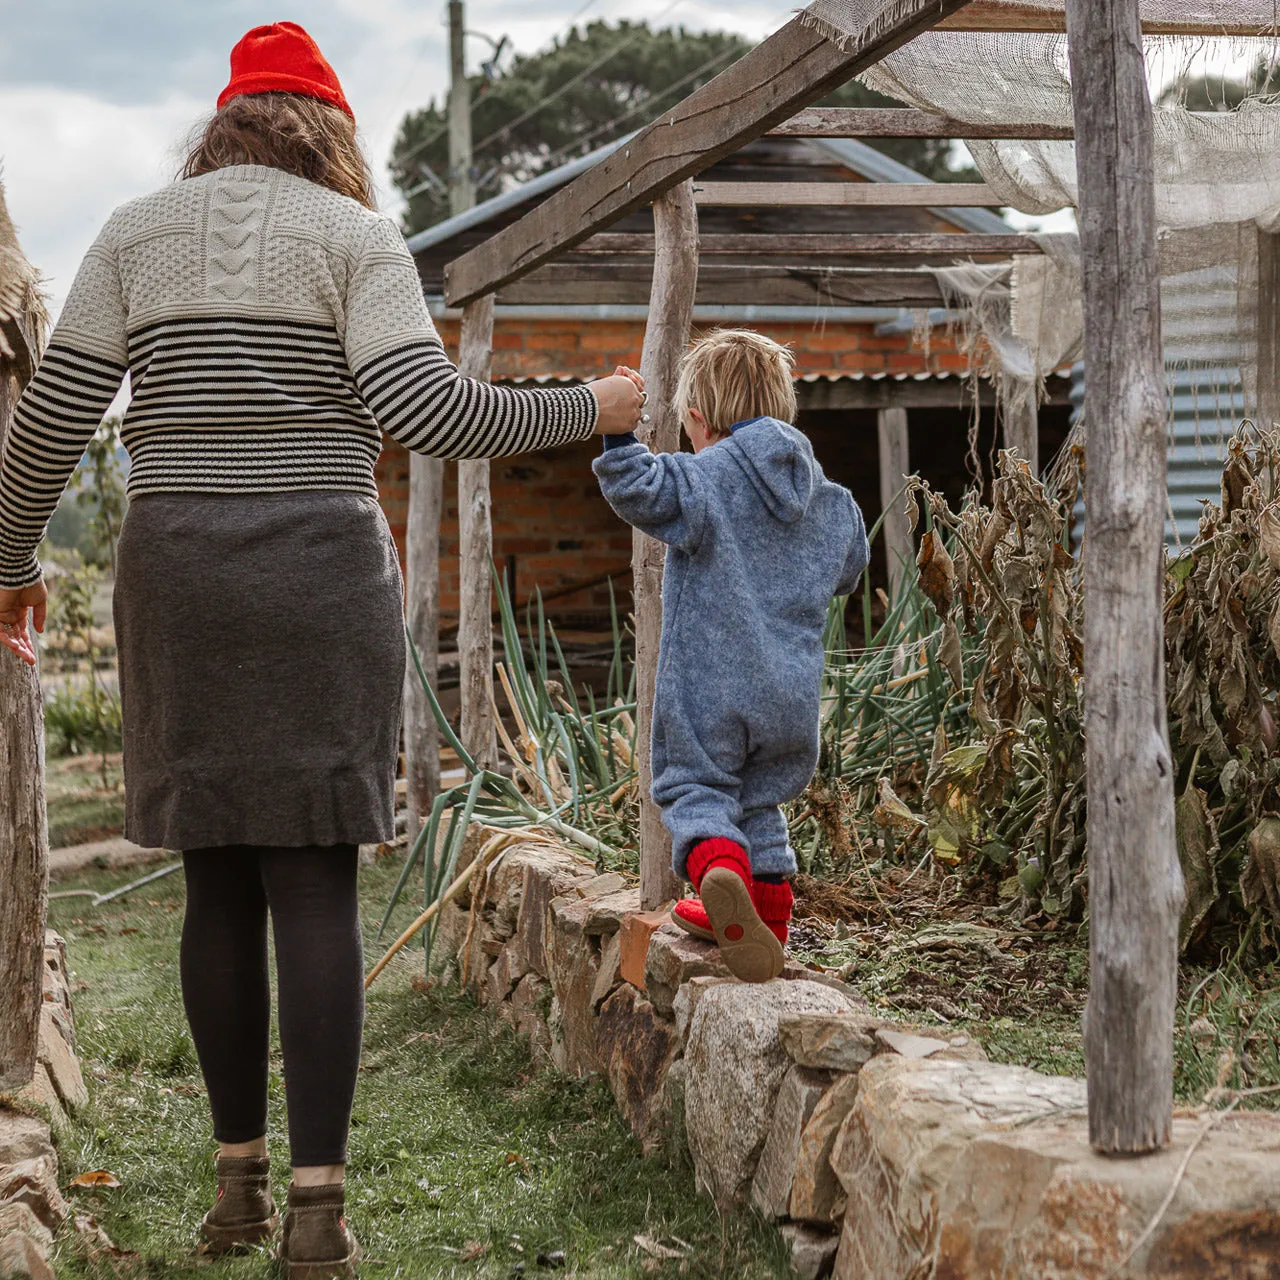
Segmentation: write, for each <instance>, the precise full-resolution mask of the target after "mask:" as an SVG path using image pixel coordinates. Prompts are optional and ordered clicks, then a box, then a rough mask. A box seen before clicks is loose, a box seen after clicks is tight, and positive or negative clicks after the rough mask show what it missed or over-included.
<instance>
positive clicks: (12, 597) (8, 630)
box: [0, 581, 49, 667]
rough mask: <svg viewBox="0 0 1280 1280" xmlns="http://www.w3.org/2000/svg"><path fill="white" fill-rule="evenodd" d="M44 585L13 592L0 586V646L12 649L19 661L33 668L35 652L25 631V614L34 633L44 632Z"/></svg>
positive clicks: (38, 584) (33, 645) (11, 589)
mask: <svg viewBox="0 0 1280 1280" xmlns="http://www.w3.org/2000/svg"><path fill="white" fill-rule="evenodd" d="M48 598H49V597H48V592H47V591H45V588H44V582H43V581H41V582H36V583H33V584H32V585H31V586H29V587H19V588H17V589H13V588H9V587H0V645H3V646H4V647H5V648H6V649H12V650H13V651H14V653H16V654H17V655H18V657H20V658H21V659H22V660H23V662H25V663H27V664H28V665H30V666H33V667H34V666H35V663H36V650H35V644H34V642H33V640H32V637H31V634H30V633H29V632H28V630H27V614H28V613H29V614H30V615H31V621H32V623H33V624H34V626H35V629H36V630H37V631H40V632H43V631H44V615H45V603H46V601H47V600H48Z"/></svg>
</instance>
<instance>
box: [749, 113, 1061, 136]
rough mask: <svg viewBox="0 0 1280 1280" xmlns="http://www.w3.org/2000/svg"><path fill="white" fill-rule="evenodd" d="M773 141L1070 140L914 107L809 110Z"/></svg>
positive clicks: (1037, 128) (1050, 130) (1030, 127)
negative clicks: (965, 120)
mask: <svg viewBox="0 0 1280 1280" xmlns="http://www.w3.org/2000/svg"><path fill="white" fill-rule="evenodd" d="M768 136H769V137H771V138H960V139H964V138H1017V139H1023V140H1031V139H1038V140H1057V141H1069V140H1070V139H1071V138H1073V137H1074V136H1075V134H1074V131H1073V130H1071V129H1061V128H1055V127H1053V126H1052V125H1045V124H966V123H965V122H964V121H963V120H953V119H952V118H951V117H950V116H939V115H934V114H933V113H932V112H929V111H916V110H914V109H912V108H910V107H806V108H805V109H804V110H803V111H798V112H797V113H796V114H795V115H793V116H792V117H791V119H790V120H787V121H785V122H784V123H783V124H780V125H777V126H775V127H774V128H772V129H770V130H769V135H768Z"/></svg>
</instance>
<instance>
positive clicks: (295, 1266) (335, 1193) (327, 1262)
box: [280, 1182, 360, 1280]
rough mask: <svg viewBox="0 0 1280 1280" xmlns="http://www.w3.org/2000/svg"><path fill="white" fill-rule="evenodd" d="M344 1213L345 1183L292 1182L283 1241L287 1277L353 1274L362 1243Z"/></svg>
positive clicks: (329, 1278) (330, 1279) (325, 1278)
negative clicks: (302, 1183) (321, 1184)
mask: <svg viewBox="0 0 1280 1280" xmlns="http://www.w3.org/2000/svg"><path fill="white" fill-rule="evenodd" d="M342 1213H343V1184H342V1183H341V1182H330V1183H325V1184H324V1185H323V1186H319V1187H299V1186H297V1185H295V1184H293V1183H290V1185H289V1211H288V1212H287V1213H286V1214H285V1219H284V1236H283V1238H282V1239H281V1241H280V1261H281V1263H282V1264H283V1266H282V1270H283V1271H284V1274H285V1277H286V1280H339V1278H340V1277H347V1276H354V1275H355V1274H356V1263H358V1262H359V1261H360V1246H359V1244H358V1243H357V1242H356V1238H355V1236H354V1235H353V1234H352V1232H351V1228H350V1227H349V1226H347V1221H346V1219H345V1218H344V1217H343V1216H342Z"/></svg>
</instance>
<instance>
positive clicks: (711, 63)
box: [543, 49, 737, 165]
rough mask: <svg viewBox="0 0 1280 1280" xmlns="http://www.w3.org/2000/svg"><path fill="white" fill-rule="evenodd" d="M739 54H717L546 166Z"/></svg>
mask: <svg viewBox="0 0 1280 1280" xmlns="http://www.w3.org/2000/svg"><path fill="white" fill-rule="evenodd" d="M736 53H737V50H736V49H726V50H724V52H722V53H718V54H716V56H715V57H714V58H708V59H707V61H706V62H704V63H703V64H702V66H700V67H696V68H695V69H694V70H692V71H690V72H689V73H688V74H687V75H684V76H681V77H680V79H679V80H676V81H675V82H673V83H672V84H669V85H667V87H666V88H665V89H659V90H658V91H657V92H656V93H654V94H653V95H652V96H651V97H648V98H645V99H644V100H643V101H642V102H637V103H636V105H635V106H634V107H631V108H629V109H628V110H626V111H624V112H623V113H622V114H621V115H618V116H614V117H613V119H612V120H606V121H605V122H604V124H599V125H596V127H595V128H594V129H591V130H589V131H588V132H586V133H580V134H578V135H577V136H576V137H575V138H573V139H572V140H571V141H569V142H566V143H565V144H564V146H562V147H560V148H558V149H557V150H555V151H553V152H552V153H551V154H550V155H549V156H547V157H546V159H545V160H544V162H543V163H544V164H551V165H554V164H556V163H559V162H560V161H561V160H563V159H564V158H565V157H566V156H567V155H569V153H570V152H572V151H575V150H576V149H577V148H578V147H581V146H585V145H586V144H587V143H589V142H591V141H592V140H593V139H595V138H598V137H599V136H600V135H601V134H602V133H607V132H609V130H611V129H613V128H614V127H615V126H616V125H620V124H621V123H622V122H623V121H624V120H629V119H630V118H631V117H632V116H634V115H636V114H637V113H638V112H641V111H644V110H646V109H647V108H650V107H652V106H653V105H654V104H655V103H657V102H660V101H661V100H662V99H663V98H665V97H667V96H669V95H670V94H672V93H675V92H676V91H677V90H678V89H683V88H684V86H685V85H687V84H688V83H690V81H693V80H696V79H697V78H698V77H699V76H700V75H702V74H703V72H706V71H710V70H711V68H712V67H715V66H718V65H719V64H720V63H722V62H724V61H726V60H727V59H729V58H731V57H733V56H734V55H735V54H736Z"/></svg>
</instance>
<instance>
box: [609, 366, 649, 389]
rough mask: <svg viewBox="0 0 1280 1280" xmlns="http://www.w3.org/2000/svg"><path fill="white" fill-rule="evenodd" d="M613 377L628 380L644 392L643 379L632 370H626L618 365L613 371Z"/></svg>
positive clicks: (625, 367)
mask: <svg viewBox="0 0 1280 1280" xmlns="http://www.w3.org/2000/svg"><path fill="white" fill-rule="evenodd" d="M613 376H614V377H615V378H630V379H631V381H632V382H634V383H635V384H636V386H637V387H638V388H639V389H640V391H641V392H643V391H644V378H643V377H642V376H641V375H640V374H638V373H637V372H636V371H635V370H634V369H628V368H627V366H626V365H625V364H620V365H619V366H618V367H617V368H616V369H615V370H614V371H613Z"/></svg>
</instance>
